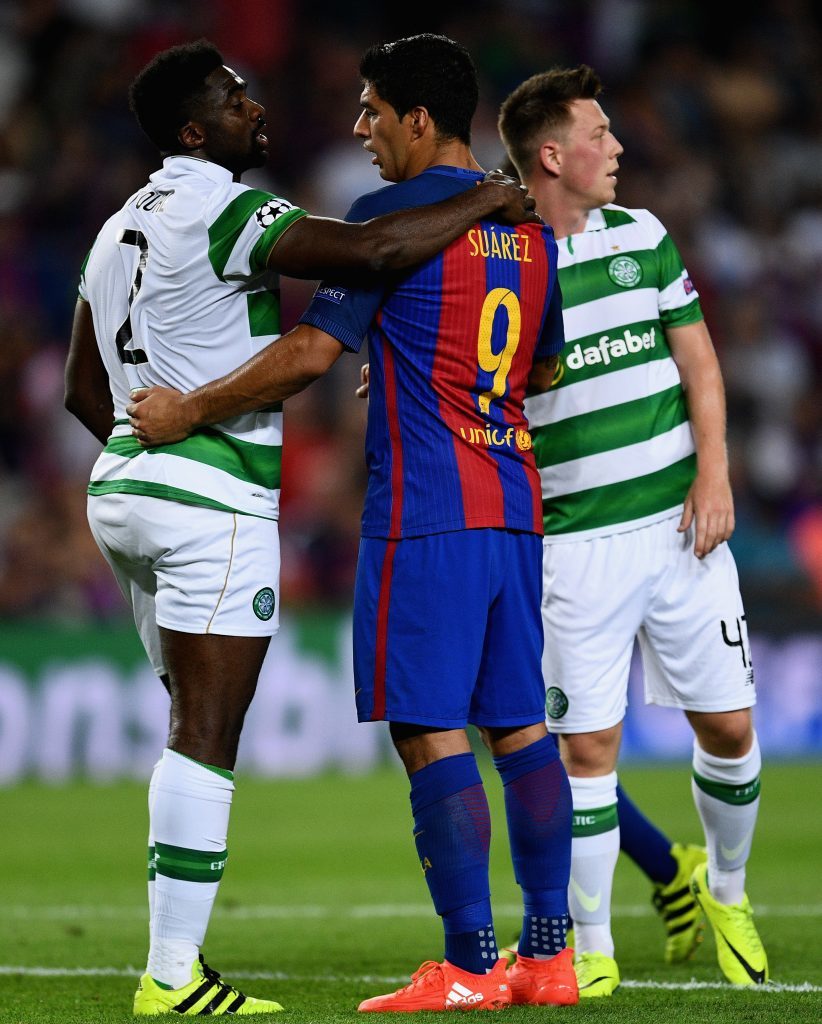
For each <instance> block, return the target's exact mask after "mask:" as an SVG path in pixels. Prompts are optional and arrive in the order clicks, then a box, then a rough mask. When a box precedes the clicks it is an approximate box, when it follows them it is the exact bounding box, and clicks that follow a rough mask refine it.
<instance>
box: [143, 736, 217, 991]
mask: <svg viewBox="0 0 822 1024" xmlns="http://www.w3.org/2000/svg"><path fill="white" fill-rule="evenodd" d="M232 779H233V775H232V773H231V772H228V771H225V770H224V769H221V768H214V767H211V766H208V765H203V764H200V763H199V762H198V761H194V760H192V759H191V758H188V757H185V756H184V755H183V754H178V753H176V752H175V751H173V750H165V751H164V752H163V757H162V760H161V761H160V764H159V767H158V769H157V770H156V772H155V774H154V776H153V779H152V781H153V784H154V786H155V796H154V802H153V806H152V810H151V834H152V835H153V838H154V850H155V863H156V870H157V874H156V878H155V882H154V911H153V914H152V921H151V947H150V949H149V954H148V967H147V970H148V973H149V974H150V975H151V977H152V978H153V979H154V980H155V981H157V982H160V983H161V984H164V985H168V986H170V987H171V988H181V987H182V986H183V985H187V984H188V983H189V982H190V981H191V980H192V979H191V970H192V965H193V964H194V961H195V960H196V959H197V956H198V954H199V951H200V947H201V946H202V944H203V940H204V939H205V933H206V928H207V927H208V919H209V917H210V916H211V908H212V906H213V905H214V899H215V897H216V895H217V889H218V888H219V884H220V878H221V877H222V874H223V869H224V867H225V861H226V856H227V854H226V836H227V834H228V816H229V812H230V809H231V797H232V794H233V792H234V783H233V781H232Z"/></svg>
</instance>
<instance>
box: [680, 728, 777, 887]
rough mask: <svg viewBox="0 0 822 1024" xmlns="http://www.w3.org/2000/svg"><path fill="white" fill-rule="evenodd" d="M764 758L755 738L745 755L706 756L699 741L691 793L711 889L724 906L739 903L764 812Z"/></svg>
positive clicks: (695, 744)
mask: <svg viewBox="0 0 822 1024" xmlns="http://www.w3.org/2000/svg"><path fill="white" fill-rule="evenodd" d="M761 768H762V755H761V753H760V750H759V742H758V740H757V738H756V735H754V741H753V745H752V746H751V749H750V750H749V751H748V753H747V754H745V756H744V757H738V758H725V757H715V756H714V755H713V754H707V753H706V752H705V751H704V750H703V749H702V748H701V747H700V746H699V744H698V743H697V742H696V740H694V755H693V778H692V779H691V791H692V793H693V797H694V803H695V805H696V809H697V812H698V813H699V817H700V819H701V821H702V828H703V830H704V832H705V843H706V845H707V847H708V888H709V890H710V893H711V895H712V896H713V897H714V899H716V900H718V901H719V902H720V903H725V904H733V903H739V902H740V900H741V899H742V897H743V895H744V893H745V864H746V862H747V860H748V857H749V855H750V852H751V843H752V841H753V833H754V828H755V827H756V818H757V814H758V812H759V773H760V770H761Z"/></svg>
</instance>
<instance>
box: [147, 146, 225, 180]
mask: <svg viewBox="0 0 822 1024" xmlns="http://www.w3.org/2000/svg"><path fill="white" fill-rule="evenodd" d="M163 169H164V170H166V171H168V172H169V173H170V174H201V175H202V176H203V177H205V178H210V179H211V180H212V181H214V182H217V183H218V184H220V185H222V184H227V183H230V182H232V181H233V180H234V175H233V174H232V173H231V171H230V170H229V169H228V168H227V167H223V166H222V165H221V164H215V163H213V161H211V160H202V159H201V158H200V157H198V156H184V155H183V154H182V153H175V154H173V155H172V156H167V157H166V158H165V160H163Z"/></svg>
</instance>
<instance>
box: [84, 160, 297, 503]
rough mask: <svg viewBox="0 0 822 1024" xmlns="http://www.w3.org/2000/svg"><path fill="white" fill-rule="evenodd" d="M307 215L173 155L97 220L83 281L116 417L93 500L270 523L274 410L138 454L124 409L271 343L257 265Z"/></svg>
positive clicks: (278, 437) (276, 327)
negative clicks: (162, 505)
mask: <svg viewBox="0 0 822 1024" xmlns="http://www.w3.org/2000/svg"><path fill="white" fill-rule="evenodd" d="M304 215H305V211H304V210H300V209H298V208H297V207H294V206H292V205H291V204H290V203H288V202H286V201H285V200H283V199H278V198H277V197H276V196H273V195H271V193H269V192H263V191H259V190H257V189H251V188H248V187H247V186H246V185H241V184H239V183H237V182H235V181H233V180H232V175H231V172H230V171H228V170H226V169H225V168H224V167H220V166H219V165H218V164H214V163H210V162H208V161H205V160H199V159H197V158H195V157H186V156H174V157H168V158H167V159H166V160H165V161H164V163H163V167H162V169H161V170H159V171H157V172H156V173H154V174H152V175H151V177H150V179H149V182H148V184H147V185H146V186H145V187H144V188H141V189H140V190H139V191H138V192H136V193H135V194H134V195H133V196H132V197H131V198H130V199H129V200H128V202H127V203H126V204H125V205H124V206H123V208H122V209H121V210H120V211H119V212H118V213H116V214H115V215H114V216H113V217H111V218H110V219H109V220H108V221H107V222H106V224H105V225H104V226H103V229H102V231H101V232H100V234H99V235H98V236H97V239H96V240H95V242H94V245H93V246H92V249H91V252H90V253H89V255H88V257H87V258H86V262H85V264H84V265H83V270H82V273H81V278H80V297H81V298H83V299H86V300H87V301H88V302H89V303H90V304H91V313H92V317H93V320H94V331H95V334H96V336H97V344H98V345H99V347H100V352H101V355H102V357H103V362H104V363H105V366H106V369H107V371H108V375H109V383H110V387H111V392H112V396H113V399H114V417H115V421H114V430H113V433H112V435H111V437H110V438H109V440H108V443H107V444H106V447H105V449H104V450H103V453H102V455H101V456H100V458H99V459H98V460H97V462H96V463H95V465H94V469H93V470H92V475H91V483H90V484H89V488H88V490H89V494H108V493H110V492H112V491H117V492H125V493H129V494H145V495H150V496H152V497H156V498H165V499H168V500H170V501H180V502H183V503H186V504H193V505H205V506H208V507H211V508H220V509H224V510H226V511H232V512H241V513H244V514H246V515H255V516H261V517H263V518H266V519H276V518H277V516H278V506H279V495H280V461H281V455H282V409H281V407H280V406H277V407H276V408H271V409H267V410H265V411H263V412H259V413H251V414H248V415H244V416H237V417H234V418H233V419H231V420H226V421H225V422H223V423H220V424H217V425H216V426H214V427H211V428H209V429H206V430H202V431H198V432H197V433H196V434H194V435H193V436H192V437H190V438H188V439H187V440H185V441H181V442H179V443H178V444H172V445H166V446H163V447H159V448H152V449H150V450H146V451H144V450H143V449H141V448H140V446H139V445H138V444H137V442H136V441H135V440H134V438H132V436H131V428H130V427H129V425H128V419H127V416H126V411H125V410H126V405H127V404H128V402H129V401H130V398H129V393H130V391H131V390H132V389H133V388H136V387H143V386H150V385H153V384H161V385H165V386H167V387H173V388H177V389H179V390H180V391H191V390H192V389H194V388H196V387H198V386H199V385H201V384H205V383H207V382H208V381H210V380H214V379H215V378H217V377H222V376H223V375H224V374H226V373H228V372H230V371H231V370H234V369H235V368H236V367H238V366H240V365H241V364H242V363H244V362H245V361H246V360H247V359H248V358H250V357H251V356H253V355H254V354H255V353H256V352H258V351H259V350H260V349H262V348H264V347H265V346H266V345H268V343H269V342H271V341H274V340H276V338H278V337H279V334H280V299H279V278H278V275H277V274H275V273H273V272H272V271H270V270H268V268H267V265H266V264H267V260H268V256H269V253H270V252H271V250H272V248H273V247H274V244H275V243H276V241H277V239H278V238H279V237H280V236H281V235H282V234H283V232H284V231H285V230H286V229H287V228H288V227H290V226H291V224H293V223H294V221H295V220H297V219H298V218H300V217H302V216H304Z"/></svg>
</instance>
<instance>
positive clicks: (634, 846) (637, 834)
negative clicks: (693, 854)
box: [617, 785, 677, 885]
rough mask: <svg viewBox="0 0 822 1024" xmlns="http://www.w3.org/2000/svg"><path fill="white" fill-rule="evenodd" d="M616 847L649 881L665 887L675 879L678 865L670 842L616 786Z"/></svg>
mask: <svg viewBox="0 0 822 1024" xmlns="http://www.w3.org/2000/svg"><path fill="white" fill-rule="evenodd" d="M617 817H618V818H619V848H620V849H621V850H622V852H623V853H627V854H628V856H629V857H630V858H631V860H632V861H633V862H634V863H635V864H636V865H637V867H638V868H639V869H640V871H644V872H645V874H646V875H647V876H648V878H650V879H651V881H652V882H657V883H659V884H660V885H667V884H668V883H669V882H672V881H673V880H674V876H675V875H676V869H677V864H676V861H675V860H674V858H673V857H672V856H671V840H670V839H669V838H668V837H667V836H666V835H665V834H664V833H663V832H660V831H659V829H658V828H657V827H656V825H654V824H653V823H652V822H651V821H649V820H648V818H646V817H645V815H644V814H643V813H642V811H640V809H639V808H638V807H637V805H636V804H635V803H634V802H633V801H632V800H631V798H630V797H629V796H628V795H627V794H626V793H625V790H624V789H623V788H622V786H620V785H617Z"/></svg>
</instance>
